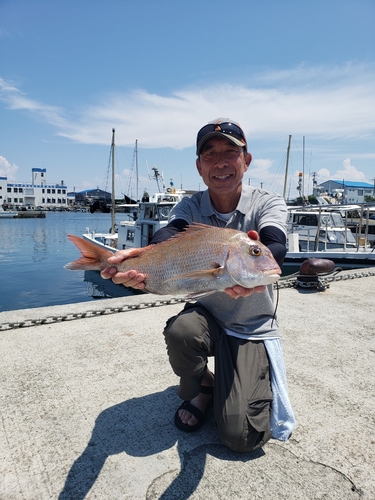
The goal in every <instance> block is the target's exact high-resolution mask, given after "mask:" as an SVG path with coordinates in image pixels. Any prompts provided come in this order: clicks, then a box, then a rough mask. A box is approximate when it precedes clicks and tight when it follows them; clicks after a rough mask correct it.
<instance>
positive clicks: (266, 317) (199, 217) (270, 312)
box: [169, 184, 287, 339]
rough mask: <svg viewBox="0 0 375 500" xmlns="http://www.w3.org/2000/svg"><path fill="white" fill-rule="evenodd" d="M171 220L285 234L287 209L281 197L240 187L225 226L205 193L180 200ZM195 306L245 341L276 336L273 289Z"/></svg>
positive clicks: (211, 298) (216, 297)
mask: <svg viewBox="0 0 375 500" xmlns="http://www.w3.org/2000/svg"><path fill="white" fill-rule="evenodd" d="M174 219H183V220H186V221H187V222H188V223H189V224H191V223H193V222H200V223H203V224H208V225H210V226H217V227H230V228H233V229H237V230H240V231H244V232H247V231H250V230H251V229H253V230H255V231H258V232H259V231H260V230H261V229H262V228H264V227H266V226H275V227H277V228H279V229H280V230H281V231H283V232H284V233H285V234H286V219H287V208H286V204H285V201H284V199H283V198H282V197H281V196H279V195H277V194H275V193H271V192H268V191H265V190H263V189H257V188H253V187H251V186H246V185H244V184H243V185H242V192H241V197H240V200H239V202H238V205H237V208H236V210H235V211H234V213H233V215H232V217H231V218H230V219H229V221H228V222H227V221H226V220H224V219H222V218H220V216H219V215H218V214H217V212H216V210H215V209H214V207H213V206H212V203H211V200H210V196H209V194H208V191H207V190H206V191H202V192H199V193H196V194H194V195H193V196H192V197H191V198H187V197H186V198H183V199H182V200H181V201H180V202H179V203H178V204H177V205H176V206H175V207H174V208H173V210H172V211H171V214H170V218H169V220H170V221H172V220H174ZM198 302H199V303H200V304H202V305H203V306H204V307H205V308H206V309H208V310H209V311H210V313H211V314H212V315H213V316H214V317H215V318H216V320H217V321H218V323H219V324H220V325H221V326H222V327H223V328H225V329H228V330H231V331H232V332H233V333H235V334H236V333H237V334H238V335H236V336H239V337H241V336H242V335H243V336H244V338H247V337H248V336H249V334H250V335H251V336H256V337H259V339H261V338H269V337H275V336H278V335H279V332H278V325H277V321H276V320H273V318H274V312H275V306H274V300H273V289H272V285H269V286H268V287H267V290H266V291H265V292H264V293H254V294H252V295H250V296H249V297H239V298H238V299H232V298H230V297H229V295H227V294H226V293H225V292H217V293H214V294H212V295H208V296H207V297H202V298H200V299H199V300H198Z"/></svg>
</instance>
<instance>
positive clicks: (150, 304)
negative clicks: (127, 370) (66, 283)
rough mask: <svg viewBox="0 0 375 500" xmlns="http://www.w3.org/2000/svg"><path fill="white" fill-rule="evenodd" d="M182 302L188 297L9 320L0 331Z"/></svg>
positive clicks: (186, 300) (0, 327)
mask: <svg viewBox="0 0 375 500" xmlns="http://www.w3.org/2000/svg"><path fill="white" fill-rule="evenodd" d="M183 302H188V299H185V298H172V299H164V300H163V299H162V300H155V301H154V302H142V303H140V304H129V305H124V306H121V307H105V308H103V309H95V310H88V311H83V312H78V313H70V314H61V315H58V316H46V317H45V318H38V319H25V320H22V321H9V322H6V323H2V324H0V332H1V331H5V330H14V329H16V328H27V327H30V326H37V325H50V324H53V323H60V322H63V321H73V320H75V319H82V318H94V317H96V316H104V315H108V314H115V313H120V312H128V311H134V310H135V309H146V308H149V307H160V306H167V305H171V304H179V303H183Z"/></svg>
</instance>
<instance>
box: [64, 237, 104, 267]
mask: <svg viewBox="0 0 375 500" xmlns="http://www.w3.org/2000/svg"><path fill="white" fill-rule="evenodd" d="M67 236H68V238H69V239H70V241H71V242H72V243H74V244H75V246H76V247H77V248H78V250H79V251H80V252H81V254H82V257H81V258H80V259H77V260H75V261H74V262H70V263H69V264H67V265H66V266H64V267H65V269H69V270H71V271H77V270H80V269H83V270H92V271H102V270H103V269H105V268H106V267H107V266H108V263H107V259H108V257H111V256H112V255H113V253H112V252H111V251H110V250H106V249H105V248H101V247H98V246H97V245H95V243H91V242H90V241H86V240H84V239H83V238H79V237H78V236H73V235H71V234H68V235H67Z"/></svg>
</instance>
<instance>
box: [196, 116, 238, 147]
mask: <svg viewBox="0 0 375 500" xmlns="http://www.w3.org/2000/svg"><path fill="white" fill-rule="evenodd" d="M212 132H219V133H222V134H225V135H229V136H233V137H234V138H236V139H237V140H239V141H241V142H242V143H243V145H244V146H246V139H245V134H244V133H243V130H242V129H241V127H239V126H238V125H236V124H235V123H231V122H224V123H208V124H207V125H205V126H204V127H202V128H201V129H200V130H199V132H198V134H197V149H199V144H200V142H201V141H202V139H203V138H204V137H205V136H206V135H207V134H212Z"/></svg>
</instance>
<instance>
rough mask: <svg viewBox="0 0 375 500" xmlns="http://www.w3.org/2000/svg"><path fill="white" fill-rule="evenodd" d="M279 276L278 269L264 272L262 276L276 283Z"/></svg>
mask: <svg viewBox="0 0 375 500" xmlns="http://www.w3.org/2000/svg"><path fill="white" fill-rule="evenodd" d="M280 275H281V269H280V268H275V269H268V270H267V271H264V273H263V276H265V277H267V278H268V279H270V280H272V281H277V280H278V279H279V278H280Z"/></svg>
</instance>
